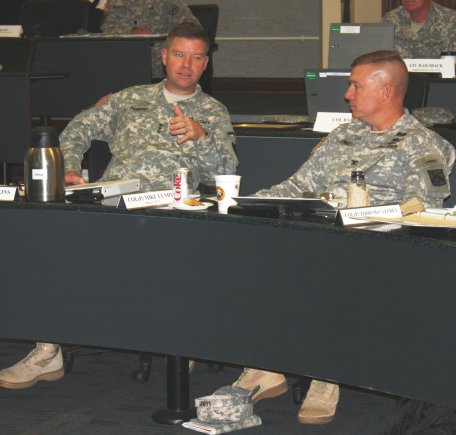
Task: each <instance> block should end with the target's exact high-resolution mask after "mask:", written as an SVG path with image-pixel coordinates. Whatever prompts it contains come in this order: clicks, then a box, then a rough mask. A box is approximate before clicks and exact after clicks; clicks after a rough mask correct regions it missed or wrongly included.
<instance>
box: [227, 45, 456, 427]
mask: <svg viewBox="0 0 456 435" xmlns="http://www.w3.org/2000/svg"><path fill="white" fill-rule="evenodd" d="M407 84H408V72H407V67H406V65H405V63H404V62H403V60H402V59H401V57H400V56H399V55H398V53H397V52H395V51H378V52H374V53H368V54H365V55H363V56H360V57H358V58H357V59H355V60H354V61H353V63H352V71H351V75H350V79H349V87H348V90H347V91H346V93H345V98H346V99H347V100H348V101H349V104H350V109H351V111H352V115H353V120H352V122H350V123H348V124H342V125H340V126H339V127H337V128H336V129H335V130H333V131H332V132H331V133H330V134H329V135H328V136H327V137H326V138H325V139H323V140H322V141H321V142H320V144H319V145H318V146H317V147H315V149H314V150H313V152H312V154H311V156H310V158H309V159H308V161H306V162H305V163H304V164H303V165H302V166H301V167H300V168H299V169H298V171H297V172H296V173H295V174H294V175H292V176H291V177H290V178H289V179H288V180H285V181H283V182H282V183H280V184H277V185H275V186H273V187H271V188H270V189H264V190H260V191H259V192H257V193H256V195H259V196H274V197H302V196H303V195H305V196H308V193H309V192H311V193H313V194H315V195H317V196H318V195H319V193H320V192H331V193H333V194H334V196H335V198H338V202H341V200H342V202H343V201H344V199H345V200H346V197H347V192H346V188H347V185H348V182H349V180H350V174H351V171H352V169H353V163H354V162H355V164H356V168H357V169H358V170H361V171H364V172H365V177H366V182H367V185H368V187H369V191H370V199H371V203H372V205H378V204H383V203H385V202H393V203H397V202H400V201H404V200H407V199H411V198H413V197H416V198H418V199H419V200H420V201H421V202H422V203H423V204H424V205H426V206H428V207H429V206H430V207H441V206H442V202H443V199H444V198H446V197H447V196H448V195H449V194H450V187H449V180H448V174H449V173H450V171H451V169H452V167H453V164H454V160H455V150H454V148H453V146H452V145H451V144H450V143H449V142H447V141H446V140H444V139H443V138H442V137H440V136H439V135H438V134H436V133H434V132H433V131H431V130H429V129H427V128H426V127H425V126H424V125H422V124H421V123H420V122H418V121H417V120H416V119H415V118H414V117H413V116H412V115H410V114H409V113H408V112H406V111H405V110H404V108H403V100H404V96H405V94H406V91H407ZM233 385H234V386H235V387H241V388H246V389H253V388H255V387H256V386H258V385H259V386H260V389H259V390H258V391H257V392H256V393H255V395H254V396H253V397H252V399H253V400H254V401H258V400H261V399H265V398H271V397H276V396H278V395H281V394H283V393H285V392H286V391H287V388H288V387H287V381H286V379H285V377H284V376H283V375H282V374H280V373H272V372H267V371H262V370H256V369H251V368H246V369H245V370H244V372H243V373H242V374H241V376H240V377H239V379H238V380H237V381H236V382H235V383H234V384H233ZM338 400H339V387H338V385H336V384H332V383H327V382H322V381H316V380H314V381H312V383H311V386H310V389H309V391H308V392H307V395H306V398H305V400H304V401H303V404H302V406H301V409H300V411H299V415H298V420H299V422H301V423H304V424H321V423H327V422H330V421H331V420H332V419H333V418H334V415H335V412H336V407H337V403H338Z"/></svg>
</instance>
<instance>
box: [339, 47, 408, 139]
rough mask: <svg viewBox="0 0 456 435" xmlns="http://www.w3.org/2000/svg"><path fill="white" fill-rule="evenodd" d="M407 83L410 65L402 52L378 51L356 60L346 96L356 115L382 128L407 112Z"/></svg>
mask: <svg viewBox="0 0 456 435" xmlns="http://www.w3.org/2000/svg"><path fill="white" fill-rule="evenodd" d="M407 86H408V71H407V66H406V65H405V63H404V61H403V60H402V58H401V57H400V56H399V54H398V53H397V52H395V51H386V50H385V51H375V52H373V53H367V54H364V55H362V56H359V57H357V58H356V59H355V60H354V61H353V63H352V71H351V74H350V79H349V87H348V89H347V92H346V93H345V98H346V99H347V100H348V102H349V106H350V110H351V112H352V115H353V117H354V118H358V119H360V120H362V121H364V122H366V123H368V124H370V125H371V128H372V130H376V131H382V130H386V129H388V128H389V127H391V126H392V125H393V124H394V123H395V122H396V121H397V120H398V119H399V118H400V117H401V116H402V115H403V114H404V107H403V105H404V97H405V94H406V93H407Z"/></svg>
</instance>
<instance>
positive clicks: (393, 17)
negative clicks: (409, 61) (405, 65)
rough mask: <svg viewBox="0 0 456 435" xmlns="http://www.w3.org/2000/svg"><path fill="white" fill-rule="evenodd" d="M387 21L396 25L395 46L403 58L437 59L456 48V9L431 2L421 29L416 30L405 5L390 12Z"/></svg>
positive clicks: (384, 18) (386, 16)
mask: <svg viewBox="0 0 456 435" xmlns="http://www.w3.org/2000/svg"><path fill="white" fill-rule="evenodd" d="M383 22H385V23H392V24H394V49H395V50H397V51H398V52H399V54H400V55H401V56H402V57H403V58H437V57H440V53H441V52H443V51H453V50H455V49H456V10H453V9H449V8H445V7H443V6H440V5H438V4H437V3H434V2H431V8H430V11H429V15H428V18H427V20H426V21H425V23H424V25H423V27H422V28H421V29H420V30H419V31H418V32H414V31H413V30H412V28H411V19H410V14H409V13H408V12H407V11H406V10H405V9H404V8H403V7H402V6H399V7H398V8H396V9H394V10H392V11H391V12H388V13H386V14H385V16H384V17H383Z"/></svg>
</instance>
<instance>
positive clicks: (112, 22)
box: [101, 0, 199, 78]
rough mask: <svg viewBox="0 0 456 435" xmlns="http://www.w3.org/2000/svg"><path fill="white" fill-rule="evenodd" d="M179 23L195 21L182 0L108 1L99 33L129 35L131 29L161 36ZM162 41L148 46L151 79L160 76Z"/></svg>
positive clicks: (161, 73)
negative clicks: (149, 47)
mask: <svg viewBox="0 0 456 435" xmlns="http://www.w3.org/2000/svg"><path fill="white" fill-rule="evenodd" d="M182 21H195V22H197V23H198V22H199V21H198V20H197V19H196V18H195V17H194V15H193V14H192V11H191V10H190V8H189V7H188V6H187V5H186V4H185V3H184V2H183V1H182V0H109V1H108V12H107V13H105V14H104V18H103V22H102V24H101V31H102V32H103V33H106V34H114V35H115V34H126V35H128V34H130V33H131V31H132V29H133V28H135V27H139V28H144V29H149V30H150V31H151V32H152V33H154V34H165V35H167V34H168V33H169V31H170V30H171V29H172V28H173V27H174V26H175V25H176V24H178V23H181V22H182ZM164 46H165V42H164V41H160V42H155V43H154V44H153V45H152V47H151V55H152V76H153V77H155V78H156V77H164V71H163V66H162V62H161V49H162V48H163V47H164Z"/></svg>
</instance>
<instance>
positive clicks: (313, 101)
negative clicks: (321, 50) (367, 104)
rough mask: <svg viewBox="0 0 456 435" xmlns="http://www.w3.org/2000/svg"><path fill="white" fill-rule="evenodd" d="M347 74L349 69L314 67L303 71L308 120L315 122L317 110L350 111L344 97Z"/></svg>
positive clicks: (348, 74) (346, 86)
mask: <svg viewBox="0 0 456 435" xmlns="http://www.w3.org/2000/svg"><path fill="white" fill-rule="evenodd" d="M349 76H350V71H349V70H334V69H314V70H309V71H306V72H305V75H304V81H305V87H306V100H307V115H308V117H309V122H315V119H316V117H317V113H318V112H346V113H348V112H350V108H349V107H348V102H347V101H346V100H345V98H344V94H345V91H346V90H347V88H348V77H349Z"/></svg>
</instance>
